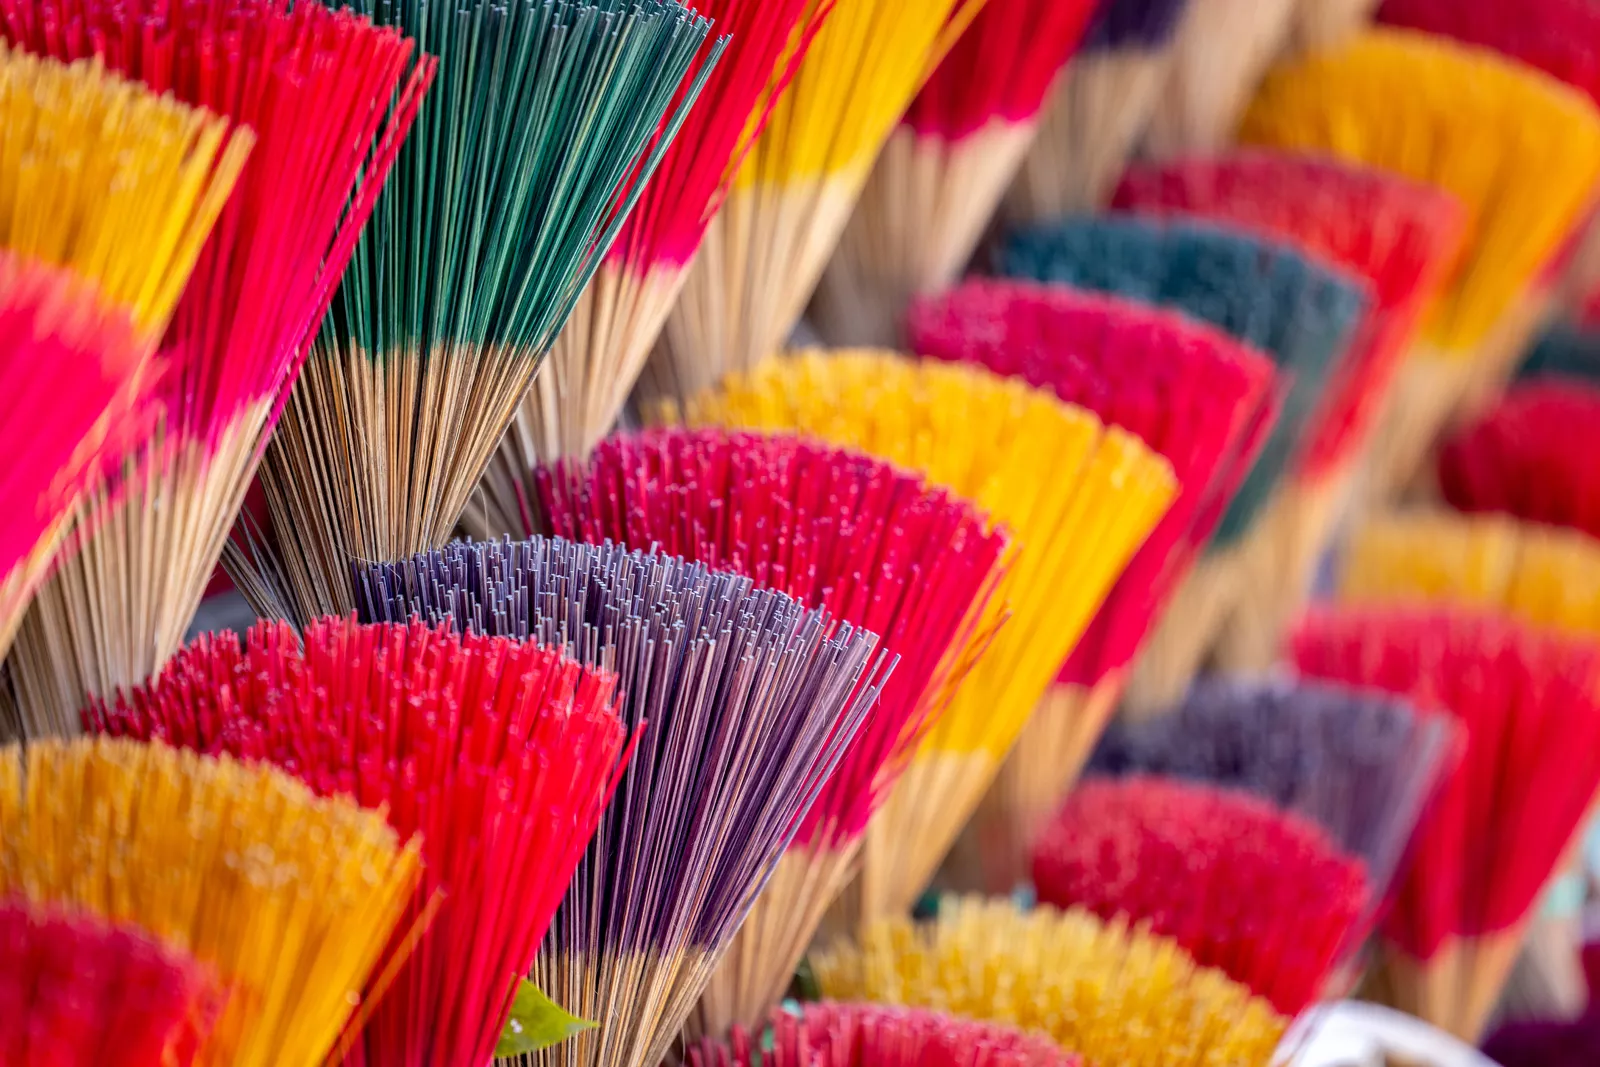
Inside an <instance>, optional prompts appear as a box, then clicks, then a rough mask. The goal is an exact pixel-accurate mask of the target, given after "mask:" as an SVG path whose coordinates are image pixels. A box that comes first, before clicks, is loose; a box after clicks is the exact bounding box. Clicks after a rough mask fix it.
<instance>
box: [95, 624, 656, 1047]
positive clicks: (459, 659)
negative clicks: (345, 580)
mask: <svg viewBox="0 0 1600 1067" xmlns="http://www.w3.org/2000/svg"><path fill="white" fill-rule="evenodd" d="M304 641H305V648H304V651H303V652H302V651H301V647H300V638H299V636H298V635H296V633H295V632H294V630H293V629H291V628H290V627H289V626H288V625H287V624H284V623H268V622H263V623H259V624H258V625H257V626H256V627H255V628H254V629H252V630H251V631H250V634H249V637H248V640H247V642H246V643H245V645H244V647H242V648H241V646H240V643H239V641H238V640H237V639H236V638H235V637H233V636H232V635H226V636H217V635H210V636H206V637H202V638H200V639H199V640H198V641H196V642H195V643H194V644H192V645H190V646H188V647H187V648H185V649H184V650H183V651H182V652H180V653H179V654H178V655H177V656H176V657H175V658H174V659H173V660H172V662H171V663H170V664H169V665H168V666H167V668H166V669H165V670H164V671H163V672H162V673H161V675H160V677H159V678H158V679H157V681H156V682H155V683H153V684H152V685H151V686H149V687H146V688H142V689H138V690H135V691H133V692H129V693H119V694H118V695H117V697H116V700H115V702H114V703H105V702H96V703H95V704H94V705H93V706H92V707H90V708H89V709H88V710H87V711H86V712H85V713H84V717H85V723H86V726H88V727H89V728H90V729H94V730H97V731H100V732H105V733H110V734H114V735H127V736H132V737H137V738H140V739H149V738H159V739H161V740H163V741H165V742H167V743H169V744H174V745H182V746H187V747H190V748H194V749H197V750H199V751H202V752H207V753H217V752H227V753H231V754H233V755H235V756H239V757H243V758H249V759H265V760H269V761H271V762H273V763H275V764H278V765H279V766H281V767H283V768H284V769H285V770H288V771H290V772H291V773H293V774H295V775H296V776H298V777H299V778H301V779H303V780H304V781H305V782H306V783H307V784H308V785H310V786H311V787H312V788H313V789H315V790H317V791H318V792H319V793H322V794H325V795H331V794H336V793H337V794H345V795H349V796H351V797H353V798H354V799H355V800H356V801H357V802H358V803H360V804H361V805H363V806H365V807H376V806H379V805H386V806H387V809H388V814H389V821H390V824H391V825H393V826H394V828H395V829H396V830H397V831H398V832H399V833H400V834H401V835H402V836H409V835H412V834H417V833H420V834H421V835H422V841H423V856H424V859H425V860H426V863H427V866H426V868H425V870H424V874H423V878H422V883H421V885H420V886H419V887H418V889H417V892H416V895H415V897H414V899H413V901H412V904H411V910H410V914H409V917H408V921H405V922H402V923H401V924H400V929H401V930H402V931H404V930H407V929H409V928H410V927H411V926H413V925H414V924H415V922H416V921H417V920H419V919H423V920H426V919H427V918H428V917H429V916H428V912H429V910H430V909H432V908H433V907H435V906H437V909H438V911H437V914H436V915H434V916H432V921H431V925H429V926H428V927H427V931H426V933H424V934H423V935H422V938H421V940H420V942H419V943H418V944H417V945H416V947H415V950H414V951H413V952H412V953H411V955H410V956H409V958H407V959H406V960H405V962H404V964H403V965H402V966H401V969H400V971H399V973H398V977H397V978H396V979H395V983H394V985H393V987H392V988H390V989H389V990H388V992H387V993H386V994H385V995H384V996H383V997H382V998H381V999H380V1000H379V1001H378V1002H377V1007H376V1009H375V1010H374V1011H373V1012H372V1014H371V1016H370V1018H368V1019H367V1021H366V1024H365V1028H364V1030H363V1031H362V1033H361V1034H360V1036H359V1038H358V1039H357V1040H356V1043H355V1044H354V1046H353V1047H352V1051H351V1061H352V1062H356V1063H360V1062H368V1063H372V1064H375V1065H385V1067H387V1065H391V1064H392V1065H407V1067H424V1065H427V1067H481V1065H482V1064H484V1063H486V1062H488V1060H489V1058H490V1057H491V1055H492V1054H493V1052H494V1047H495V1042H496V1040H497V1039H498V1037H499V1035H500V1032H501V1029H502V1027H504V1025H505V1021H506V1017H507V1014H508V1012H509V1011H510V1007H511V998H512V994H513V992H514V989H515V985H516V982H517V980H518V979H519V977H520V976H521V975H523V974H524V973H526V971H527V969H528V967H529V965H530V964H531V963H532V961H533V955H534V952H535V950H536V949H537V948H538V945H539V942H540V941H541V939H542V938H543V937H544V934H545V930H546V928H547V927H548V926H549V924H550V919H551V916H552V915H553V914H554V912H555V909H556V906H557V905H558V904H559V903H560V901H561V898H562V894H563V893H564V892H565V890H566V887H567V882H568V881H569V880H570V878H571V876H572V872H573V869H574V867H575V866H576V865H577V862H578V860H579V858H580V857H581V856H582V855H583V852H584V849H585V848H586V847H587V845H588V843H589V839H590V837H591V836H592V835H593V833H594V829H595V825H596V823H597V821H598V819H599V816H600V812H601V810H602V809H603V807H604V806H605V804H606V802H607V801H608V800H609V799H610V795H611V792H612V790H613V788H614V787H615V785H616V781H617V776H618V774H619V773H620V770H621V763H623V762H626V760H625V758H624V759H622V760H620V761H619V756H620V755H621V753H622V748H623V744H624V740H625V735H626V731H625V730H624V728H623V726H622V724H621V722H620V721H619V720H618V718H617V716H616V715H615V714H614V713H613V711H612V710H611V708H610V703H611V700H612V696H613V691H614V689H615V687H616V678H615V676H614V675H611V674H610V673H607V672H598V671H592V670H588V669H586V668H584V667H582V666H580V665H579V664H578V663H577V662H576V661H574V660H572V659H569V658H567V657H565V656H564V655H563V654H562V653H561V652H560V651H559V650H556V649H549V648H543V647H541V646H539V645H535V644H531V643H530V644H518V643H516V642H513V641H511V640H509V639H506V638H497V637H483V636H467V637H458V636H456V635H454V634H452V633H450V632H449V631H448V630H447V629H432V628H429V627H428V626H426V625H424V624H423V623H421V622H413V623H411V624H410V625H409V626H399V625H389V624H383V625H375V626H362V625H358V624H356V623H355V622H352V621H344V620H333V619H326V620H323V621H321V622H317V623H314V624H312V625H311V626H310V627H308V628H307V629H306V632H305V635H304ZM436 897H439V898H440V899H439V900H436V899H435V898H436ZM441 900H442V902H440V901H441ZM399 937H400V935H397V943H396V945H394V946H391V951H393V950H395V949H397V948H400V947H401V946H400V944H399V942H398V938H399ZM380 973H381V968H380Z"/></svg>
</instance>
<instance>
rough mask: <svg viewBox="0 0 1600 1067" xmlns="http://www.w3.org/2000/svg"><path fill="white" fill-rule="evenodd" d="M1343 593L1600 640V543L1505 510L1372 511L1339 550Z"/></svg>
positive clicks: (1351, 599)
mask: <svg viewBox="0 0 1600 1067" xmlns="http://www.w3.org/2000/svg"><path fill="white" fill-rule="evenodd" d="M1339 599H1340V600H1342V601H1345V602H1347V603H1352V604H1380V603H1409V604H1418V603H1429V602H1444V603H1452V604H1463V605H1474V606H1477V607H1480V608H1484V609H1493V610H1496V611H1501V612H1504V613H1506V614H1509V615H1514V616H1516V617H1517V618H1519V619H1525V620H1527V621H1528V622H1531V623H1533V624H1535V625H1537V626H1549V627H1554V628H1557V629H1561V630H1566V631H1569V632H1572V633H1583V634H1591V635H1594V636H1597V637H1600V543H1597V542H1596V541H1595V539H1594V538H1593V537H1592V536H1590V535H1589V534H1586V533H1583V532H1581V531H1577V530H1564V529H1561V528H1559V527H1554V526H1545V525H1542V524H1540V523H1533V522H1524V521H1521V520H1518V519H1514V518H1511V517H1509V516H1506V515H1477V516H1463V515H1456V514H1451V513H1446V512H1426V511H1419V512H1405V513H1400V514H1392V515H1380V516H1375V517H1373V518H1371V519H1369V520H1367V521H1366V522H1364V523H1362V524H1361V525H1360V526H1358V527H1357V528H1356V529H1355V530H1354V531H1353V532H1352V533H1351V536H1350V538H1349V541H1348V543H1347V544H1346V546H1345V547H1344V550H1343V552H1342V553H1341V559H1340V578H1339Z"/></svg>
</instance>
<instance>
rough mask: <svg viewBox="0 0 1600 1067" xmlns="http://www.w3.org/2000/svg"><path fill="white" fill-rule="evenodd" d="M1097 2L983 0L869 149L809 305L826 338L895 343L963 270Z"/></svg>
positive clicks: (811, 316)
mask: <svg viewBox="0 0 1600 1067" xmlns="http://www.w3.org/2000/svg"><path fill="white" fill-rule="evenodd" d="M1097 3H1098V0H987V3H985V5H984V7H983V10H982V11H980V12H978V16H977V18H975V19H974V20H973V21H972V25H971V26H970V27H968V29H967V31H966V32H965V33H963V34H962V35H961V39H960V40H958V41H957V42H956V43H955V46H954V47H953V48H951V50H950V54H949V55H947V56H945V59H944V62H943V63H941V64H939V67H938V69H937V70H935V71H934V72H933V76H932V77H931V78H929V79H928V83H927V84H926V85H924V86H923V87H922V91H921V92H920V93H918V94H917V97H916V99H914V100H912V101H911V106H910V107H909V108H907V109H906V113H905V115H904V117H902V118H901V120H900V125H899V126H898V127H897V128H896V129H895V131H894V133H892V134H891V135H890V136H889V140H888V141H887V142H886V143H885V144H884V146H883V150H882V151H881V152H880V153H879V154H878V161H877V163H875V164H874V165H873V168H872V175H871V177H869V178H868V179H867V184H866V187H865V188H863V189H862V191H861V197H860V199H859V200H858V201H857V202H856V206H855V213H854V214H853V215H852V216H851V218H850V222H849V224H848V225H847V226H845V228H844V232H843V233H842V234H841V235H840V237H839V246H838V248H836V249H835V250H834V253H833V258H832V259H831V260H830V261H829V262H828V266H827V269H826V270H824V271H823V273H822V277H821V279H820V280H819V281H818V283H817V292H816V296H815V297H813V299H812V301H811V308H810V311H809V312H808V314H807V321H808V322H809V323H810V324H811V325H812V326H814V327H815V328H816V329H817V330H818V332H820V333H821V335H822V337H823V339H824V340H825V341H827V342H828V343H829V344H831V345H840V346H844V345H882V346H887V347H898V346H900V345H901V343H902V340H903V332H902V329H901V324H902V322H903V319H904V316H905V312H906V306H907V304H908V303H909V302H910V300H911V298H912V297H914V296H918V295H921V294H926V293H934V292H938V291H939V290H941V289H944V288H945V287H946V286H948V285H949V284H950V283H951V282H953V281H955V279H956V278H957V277H958V276H959V275H960V274H961V272H962V270H963V269H964V268H965V267H966V265H967V260H968V259H970V258H971V256H972V251H973V249H974V248H975V247H977V244H978V240H979V238H980V237H981V236H982V234H983V230H984V227H985V226H986V225H987V224H988V222H989V217H990V216H991V215H993V214H994V211H995V208H996V207H997V206H998V205H999V203H1000V198H1001V197H1002V196H1003V195H1004V194H1005V191H1006V187H1007V186H1008V185H1009V184H1010V183H1011V178H1012V175H1014V174H1015V173H1016V170H1017V167H1018V166H1020V165H1021V163H1022V157H1023V155H1024V154H1025V153H1026V152H1027V151H1028V146H1029V145H1030V144H1031V143H1032V141H1033V137H1034V134H1035V132H1036V131H1037V130H1038V126H1039V112H1040V110H1041V109H1042V108H1043V107H1044V102H1045V96H1046V95H1047V94H1048V93H1049V91H1050V87H1051V85H1052V83H1053V82H1054V81H1055V79H1056V75H1057V72H1058V71H1060V70H1061V68H1062V65H1063V64H1064V63H1066V61H1067V59H1068V57H1069V56H1070V55H1071V54H1072V52H1073V49H1075V48H1076V47H1077V45H1078V40H1079V38H1080V37H1082V35H1083V31H1084V29H1085V26H1086V24H1087V23H1088V20H1089V17H1090V16H1091V15H1092V14H1093V13H1094V9H1095V7H1096V4H1097Z"/></svg>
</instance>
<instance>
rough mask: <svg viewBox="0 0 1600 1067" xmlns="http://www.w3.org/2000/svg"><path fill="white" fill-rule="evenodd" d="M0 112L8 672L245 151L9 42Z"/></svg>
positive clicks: (128, 441)
mask: <svg viewBox="0 0 1600 1067" xmlns="http://www.w3.org/2000/svg"><path fill="white" fill-rule="evenodd" d="M0 115H3V116H4V118H5V121H4V130H3V131H0V160H4V162H3V163H0V294H3V296H0V390H3V391H4V393H5V395H6V396H7V397H8V398H9V399H8V402H7V406H6V410H5V412H4V413H3V414H0V449H3V450H4V452H5V454H6V455H7V456H8V457H9V458H10V461H9V462H8V464H7V467H6V471H5V474H4V476H3V478H0V499H4V500H6V501H8V502H10V504H11V505H12V506H11V507H9V508H8V509H7V514H6V517H5V521H4V524H3V527H0V657H3V656H4V655H5V653H6V650H7V649H9V648H10V647H11V640H12V638H13V636H15V634H16V630H17V627H18V626H20V625H21V623H22V613H23V610H24V609H25V608H26V607H27V604H28V601H29V600H30V599H31V598H32V596H33V593H34V591H35V590H36V589H37V588H38V587H39V585H40V583H41V582H43V581H44V579H45V576H46V574H47V572H48V568H49V566H50V564H51V561H52V559H53V558H54V557H55V554H56V551H57V549H58V548H60V547H61V542H62V540H63V538H64V537H65V535H66V533H67V530H68V527H69V523H70V519H71V509H72V507H73V506H74V504H76V502H77V501H78V500H79V498H80V497H81V496H82V495H83V494H84V493H85V492H86V491H87V490H89V489H90V488H91V487H92V486H94V485H96V484H97V483H98V481H99V480H100V479H101V478H103V477H104V476H106V475H107V474H108V473H109V470H110V469H111V468H114V467H115V465H116V462H117V461H118V460H119V459H120V458H121V457H122V455H123V454H124V453H126V452H127V450H128V449H129V448H132V447H135V446H136V445H137V444H138V442H139V441H140V440H141V439H142V437H143V435H144V434H145V433H147V432H148V429H149V426H148V418H149V408H150V405H149V402H148V401H149V392H150V389H151V383H152V379H153V378H154V377H155V375H156V373H157V368H156V367H155V366H154V365H153V361H152V359H151V356H152V355H153V353H154V351H155V346H156V343H157V341H158V340H159V339H160V336H161V331H162V330H163V329H164V328H165V327H166V323H167V319H168V318H169V317H170V316H171V314H172V308H173V305H174V304H175V303H176V302H177V299H178V295H179V293H181V292H182V290H183V286H184V283H185V282H186V281H187V279H188V277H189V272H190V271H191V270H192V269H193V267H194V263H195V258H196V257H197V256H198V255H199V253H200V246H201V244H202V243H203V242H204V241H205V238H206V234H207V232H208V231H209V230H210V227H211V224H212V223H213V222H214V221H215V219H216V216H217V213H218V212H219V211H220V210H221V209H222V205H223V202H224V201H225V200H226V198H227V195H228V192H229V191H230V189H231V188H232V183H233V181H234V180H235V179H236V178H237V176H238V170H239V167H240V166H241V165H242V163H243V161H244V159H245V157H246V155H247V154H248V152H249V149H250V146H251V144H252V142H253V137H252V135H251V134H250V132H249V131H248V130H245V129H234V128H230V125H229V123H228V122H227V121H226V120H225V119H222V118H218V117H216V116H214V115H210V114H208V113H206V112H203V111H198V110H196V109H194V108H189V107H186V106H184V105H182V104H179V103H177V102H176V101H174V100H172V99H170V98H162V97H158V96H157V95H156V94H154V93H151V92H148V91H146V90H144V89H142V88H140V87H139V86H137V85H134V84H130V83H128V82H126V81H123V80H122V79H120V78H117V77H115V76H114V75H111V74H108V73H106V72H105V71H104V70H103V69H100V68H96V67H93V66H91V65H90V64H87V63H83V64H76V65H73V66H71V67H68V66H66V65H64V64H60V63H57V62H54V61H52V60H41V59H38V58H36V57H33V56H29V55H27V54H26V53H23V52H18V51H16V50H15V49H13V48H11V47H10V46H9V45H7V44H6V43H5V42H4V40H3V39H0ZM5 729H8V728H7V727H3V726H0V730H5Z"/></svg>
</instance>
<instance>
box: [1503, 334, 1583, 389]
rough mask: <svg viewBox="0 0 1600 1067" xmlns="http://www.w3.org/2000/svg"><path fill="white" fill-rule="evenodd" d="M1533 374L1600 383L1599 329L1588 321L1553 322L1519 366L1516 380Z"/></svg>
mask: <svg viewBox="0 0 1600 1067" xmlns="http://www.w3.org/2000/svg"><path fill="white" fill-rule="evenodd" d="M1530 378H1531V379H1537V378H1577V379H1580V380H1582V381H1585V382H1588V383H1590V384H1600V331H1597V330H1596V329H1595V328H1594V326H1593V325H1592V324H1591V323H1588V322H1579V323H1572V322H1560V321H1558V322H1552V323H1551V324H1550V327H1549V328H1548V329H1547V330H1545V332H1544V333H1543V334H1542V335H1541V336H1540V338H1539V340H1538V341H1536V342H1535V343H1534V344H1533V346H1532V347H1531V348H1530V349H1529V350H1528V352H1527V354H1526V355H1524V356H1523V357H1522V363H1521V365H1520V366H1518V367H1517V377H1516V380H1517V381H1523V380H1526V379H1530Z"/></svg>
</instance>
